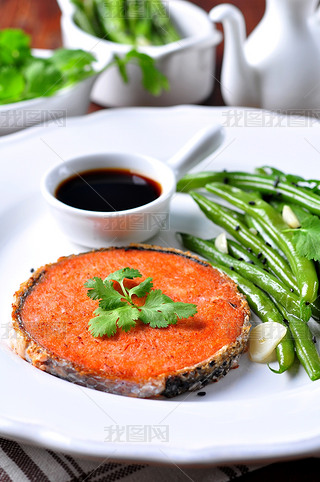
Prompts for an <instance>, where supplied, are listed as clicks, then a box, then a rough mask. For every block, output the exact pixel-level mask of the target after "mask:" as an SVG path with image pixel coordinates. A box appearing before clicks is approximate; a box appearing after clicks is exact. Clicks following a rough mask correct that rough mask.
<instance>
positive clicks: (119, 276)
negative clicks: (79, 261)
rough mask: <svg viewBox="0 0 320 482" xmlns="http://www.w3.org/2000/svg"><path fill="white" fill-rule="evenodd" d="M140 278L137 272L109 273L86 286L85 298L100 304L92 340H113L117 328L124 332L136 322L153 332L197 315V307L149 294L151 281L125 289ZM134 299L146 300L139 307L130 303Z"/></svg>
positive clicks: (92, 322)
mask: <svg viewBox="0 0 320 482" xmlns="http://www.w3.org/2000/svg"><path fill="white" fill-rule="evenodd" d="M141 277H142V275H141V273H140V272H139V271H138V270H137V269H132V268H128V267H127V268H123V269H120V270H117V271H115V272H114V273H111V274H110V275H109V276H108V277H107V278H106V279H105V280H104V281H102V279H101V278H98V277H95V278H91V279H89V280H88V281H87V282H86V283H85V286H86V287H87V288H88V291H87V295H88V297H89V298H91V299H92V300H99V307H98V308H97V309H96V310H95V311H94V315H95V317H94V318H92V319H91V320H90V322H89V330H90V332H91V333H92V335H93V336H96V337H97V336H104V335H107V336H108V337H110V336H113V335H114V334H115V333H116V331H117V327H119V328H122V329H123V330H124V331H126V332H127V331H129V330H130V329H131V328H132V327H134V326H135V324H136V321H137V320H138V319H140V320H141V321H142V322H143V323H145V324H150V326H151V327H152V328H165V327H167V326H168V325H172V324H176V323H177V319H178V318H180V319H181V318H189V317H190V316H194V315H195V313H196V312H197V307H196V305H193V304H190V303H181V302H178V303H176V302H174V301H173V300H172V299H171V298H169V296H167V295H165V294H164V293H162V291H161V290H153V291H151V288H152V286H153V283H152V278H150V277H149V278H146V279H145V280H144V281H142V282H141V283H140V284H137V285H136V286H134V287H133V288H131V289H127V288H126V287H125V286H124V280H125V279H134V278H141ZM114 281H117V282H118V283H119V284H120V287H121V290H122V293H119V292H118V291H117V290H116V289H115V288H114V285H113V282H114ZM148 293H149V294H148ZM133 295H135V296H137V297H138V298H142V297H145V296H146V295H148V296H147V298H146V300H145V303H144V305H142V306H140V305H137V304H135V303H134V302H133V300H132V297H133Z"/></svg>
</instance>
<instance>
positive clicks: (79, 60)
mask: <svg viewBox="0 0 320 482" xmlns="http://www.w3.org/2000/svg"><path fill="white" fill-rule="evenodd" d="M95 60H96V59H95V57H94V56H93V55H92V54H91V53H89V52H84V51H83V50H79V49H78V50H69V49H57V50H55V51H54V53H53V54H52V57H51V58H50V62H51V63H52V65H53V66H55V67H56V68H57V69H58V70H59V71H60V72H62V74H63V77H64V79H65V82H66V84H68V85H69V84H72V83H74V82H79V80H81V79H83V78H85V77H88V76H89V75H91V74H92V73H93V72H94V71H93V68H92V63H93V62H94V61H95Z"/></svg>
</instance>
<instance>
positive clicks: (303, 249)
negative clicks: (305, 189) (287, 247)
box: [285, 205, 320, 261]
mask: <svg viewBox="0 0 320 482" xmlns="http://www.w3.org/2000/svg"><path fill="white" fill-rule="evenodd" d="M290 207H291V209H292V210H293V211H294V213H295V214H296V216H297V217H298V219H299V221H300V224H301V227H300V228H297V229H286V230H285V231H287V232H293V242H294V244H295V246H296V248H297V251H298V254H299V255H300V256H305V257H306V258H307V259H310V260H314V261H320V219H319V218H318V216H314V215H313V214H310V213H308V212H307V211H305V210H304V209H302V208H300V207H299V206H292V205H291V206H290Z"/></svg>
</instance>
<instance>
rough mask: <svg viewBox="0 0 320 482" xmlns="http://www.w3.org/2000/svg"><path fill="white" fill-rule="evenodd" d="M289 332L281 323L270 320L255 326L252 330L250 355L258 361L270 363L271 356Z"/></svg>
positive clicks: (253, 359)
mask: <svg viewBox="0 0 320 482" xmlns="http://www.w3.org/2000/svg"><path fill="white" fill-rule="evenodd" d="M286 333H287V328H286V327H285V326H283V325H281V324H280V323H276V322H274V321H268V322H266V323H261V324H260V325H257V326H255V327H254V328H252V330H251V331H250V338H249V356H250V358H251V360H252V361H254V362H256V363H268V362H269V360H270V356H271V355H272V353H273V352H274V350H275V348H276V347H277V345H278V344H279V343H280V341H281V340H282V338H283V337H284V336H285V334H286Z"/></svg>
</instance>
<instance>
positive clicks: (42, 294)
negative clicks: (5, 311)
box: [11, 245, 250, 398]
mask: <svg viewBox="0 0 320 482" xmlns="http://www.w3.org/2000/svg"><path fill="white" fill-rule="evenodd" d="M125 267H130V268H135V269H138V270H139V271H140V273H141V274H142V278H139V279H138V280H137V279H133V280H125V281H126V282H128V286H129V287H132V286H134V285H135V284H138V283H140V282H141V281H142V280H144V279H146V278H147V277H152V278H153V288H152V289H160V290H161V291H162V292H163V293H164V294H165V295H167V296H169V297H170V298H171V299H172V300H173V301H175V302H184V303H193V304H196V305H197V313H196V314H195V315H194V316H193V317H189V318H187V319H179V320H178V321H177V323H176V324H172V325H169V326H168V327H166V328H152V327H151V326H150V325H146V324H144V323H142V322H140V321H139V320H138V321H137V323H136V325H135V326H134V327H133V328H132V329H131V330H130V331H127V332H125V331H123V330H120V329H118V330H117V332H116V334H115V335H114V336H112V337H110V338H108V337H107V336H102V337H94V336H93V335H92V334H91V332H90V330H89V321H90V319H91V318H92V317H93V312H94V310H95V309H96V308H97V307H98V301H97V300H92V299H90V298H89V297H88V296H87V289H86V287H85V282H86V281H87V280H88V279H89V278H93V277H100V278H102V279H105V278H106V277H107V276H108V275H109V274H110V273H113V272H114V271H116V270H118V269H122V268H125ZM249 314H250V311H249V307H248V305H247V302H246V300H245V298H244V296H243V295H242V294H241V293H240V292H239V291H238V289H237V286H236V285H235V283H234V282H233V281H232V280H231V279H230V278H228V277H227V276H226V275H224V274H222V273H220V272H219V271H218V270H216V269H214V268H213V267H212V266H211V265H210V264H208V263H207V262H205V261H203V260H201V259H200V258H198V257H196V256H193V255H191V254H190V253H185V252H182V251H180V250H177V249H167V248H161V247H157V246H149V245H132V246H129V247H124V248H106V249H101V250H94V251H90V252H86V253H82V254H78V255H71V256H68V257H62V258H59V259H58V261H57V262H56V263H52V264H47V265H45V266H43V267H41V268H39V269H38V270H37V271H36V272H35V273H33V275H32V276H31V277H30V279H29V280H28V281H26V282H25V283H23V284H22V285H21V286H20V289H19V290H18V291H17V292H16V293H15V299H14V303H13V315H12V320H13V321H12V323H13V330H12V336H11V346H12V348H13V349H14V351H15V352H16V353H17V354H18V355H19V356H20V357H22V358H23V359H25V360H26V361H28V362H30V363H31V364H32V365H34V366H35V367H37V368H39V369H40V370H44V371H46V372H48V373H50V374H52V375H55V376H57V377H60V378H63V379H65V380H68V381H70V382H73V383H77V384H80V385H82V386H86V387H89V388H93V389H97V390H102V391H105V392H110V393H113V394H118V395H125V396H132V397H140V398H156V397H160V396H163V397H174V396H176V395H179V394H181V393H184V392H186V391H188V390H198V389H200V388H202V387H204V386H205V385H207V384H208V383H211V382H216V381H218V380H219V379H220V378H221V377H223V376H224V375H226V374H227V372H228V371H229V370H230V369H231V368H235V367H237V366H238V359H239V356H240V355H241V353H242V352H243V351H244V350H245V349H246V345H247V341H248V336H249V329H250V322H249Z"/></svg>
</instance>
